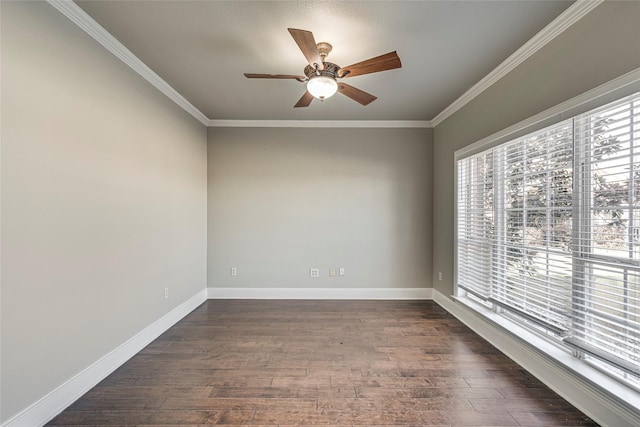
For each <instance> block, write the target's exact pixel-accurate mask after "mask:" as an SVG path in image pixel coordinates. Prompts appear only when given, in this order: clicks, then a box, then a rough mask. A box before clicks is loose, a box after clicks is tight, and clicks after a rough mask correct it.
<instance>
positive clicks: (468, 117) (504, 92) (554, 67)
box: [433, 1, 640, 295]
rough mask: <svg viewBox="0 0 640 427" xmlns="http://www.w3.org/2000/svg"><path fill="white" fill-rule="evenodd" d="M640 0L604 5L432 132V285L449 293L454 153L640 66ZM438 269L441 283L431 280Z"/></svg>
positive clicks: (452, 268)
mask: <svg viewBox="0 0 640 427" xmlns="http://www.w3.org/2000/svg"><path fill="white" fill-rule="evenodd" d="M639 25H640V2H637V1H631V2H620V1H607V2H604V3H603V4H601V5H600V6H598V7H597V8H596V9H594V10H593V11H592V12H590V13H589V14H588V15H587V16H585V17H584V18H583V19H581V20H580V21H579V22H577V23H576V24H574V25H573V26H572V27H570V28H569V29H568V30H567V31H565V32H564V33H563V34H561V35H560V36H559V37H557V38H556V39H554V40H553V41H551V42H550V43H549V44H548V45H546V46H545V47H544V48H543V49H541V50H540V51H538V52H537V53H536V54H534V55H533V56H532V57H531V58H529V59H528V60H526V61H525V62H523V63H522V64H521V65H520V66H518V67H517V68H516V69H515V70H513V71H512V72H511V73H509V74H508V75H506V76H505V77H503V78H502V79H501V80H499V81H498V82H497V83H496V84H494V85H493V86H491V87H490V88H489V89H487V90H486V91H485V92H483V93H482V94H481V95H480V96H478V97H477V98H476V99H474V100H473V101H472V102H471V103H469V104H467V105H466V106H465V107H464V108H462V109H461V110H460V111H458V112H457V113H456V114H454V115H453V116H451V117H449V118H448V119H447V120H445V121H444V122H443V123H441V124H440V125H438V126H436V128H435V130H434V138H435V147H434V188H435V190H434V199H433V203H434V223H433V229H434V235H433V248H434V257H433V272H434V287H435V288H436V289H437V290H438V291H440V292H441V293H443V294H444V295H450V294H452V293H453V274H454V239H455V236H454V170H455V169H454V152H455V151H456V150H458V149H460V148H462V147H465V146H467V145H469V144H471V143H473V142H476V141H478V140H480V139H482V138H484V137H486V136H489V135H491V134H493V133H495V132H498V131H500V130H502V129H505V128H507V127H509V126H511V125H513V124H515V123H518V122H520V121H522V120H525V119H527V118H529V117H531V116H533V115H535V114H537V113H539V112H541V111H544V110H546V109H548V108H550V107H553V106H555V105H558V104H560V103H562V102H563V101H566V100H568V99H571V98H573V97H575V96H577V95H580V94H582V93H584V92H586V91H588V90H590V89H593V88H595V87H597V86H599V85H601V84H603V83H606V82H607V81H610V80H613V79H614V78H616V77H619V76H621V75H623V74H625V73H627V72H629V71H632V70H634V69H636V68H638V67H640V26H639ZM438 272H442V273H443V280H442V281H436V280H435V278H436V277H437V274H438Z"/></svg>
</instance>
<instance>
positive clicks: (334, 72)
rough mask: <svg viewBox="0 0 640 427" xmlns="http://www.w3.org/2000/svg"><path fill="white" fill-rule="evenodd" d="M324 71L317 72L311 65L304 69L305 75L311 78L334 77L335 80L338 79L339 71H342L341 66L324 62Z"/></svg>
mask: <svg viewBox="0 0 640 427" xmlns="http://www.w3.org/2000/svg"><path fill="white" fill-rule="evenodd" d="M323 64H324V70H316V69H315V67H312V66H311V65H307V66H306V67H304V74H305V75H306V76H307V77H309V78H311V77H312V76H327V77H333V78H334V79H335V78H336V77H338V71H339V70H340V66H338V65H336V64H334V63H333V62H323Z"/></svg>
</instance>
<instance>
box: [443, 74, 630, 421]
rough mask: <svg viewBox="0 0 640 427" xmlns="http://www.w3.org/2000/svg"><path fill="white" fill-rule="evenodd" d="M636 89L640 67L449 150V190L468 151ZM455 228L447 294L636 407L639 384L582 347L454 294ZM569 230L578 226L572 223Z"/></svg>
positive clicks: (456, 290)
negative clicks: (596, 360) (596, 361)
mask: <svg viewBox="0 0 640 427" xmlns="http://www.w3.org/2000/svg"><path fill="white" fill-rule="evenodd" d="M638 91H640V68H638V69H635V70H633V71H631V72H629V73H627V74H625V75H623V76H621V77H619V78H616V79H614V80H612V81H610V82H607V83H605V84H603V85H601V86H598V87H596V88H594V89H592V90H590V91H588V92H585V93H583V94H581V95H579V96H577V97H575V98H572V99H570V100H568V101H565V102H563V103H561V104H559V105H556V106H554V107H552V108H549V109H547V110H545V111H543V112H541V113H539V114H536V115H535V116H533V117H530V118H528V119H526V120H523V121H521V122H518V123H516V124H514V125H512V126H509V127H508V128H506V129H504V130H502V131H499V132H496V133H494V134H493V135H490V136H488V137H486V138H483V139H481V140H479V141H477V142H475V143H473V144H470V145H468V146H466V147H464V148H462V149H459V150H457V151H456V152H455V153H454V171H453V179H454V190H455V192H456V194H457V191H458V186H459V182H458V161H459V160H460V159H463V158H466V157H470V156H473V155H475V154H478V153H480V152H483V151H485V150H487V149H490V148H492V147H495V146H498V145H500V144H503V143H506V142H509V141H511V140H513V139H517V138H519V137H521V136H525V135H527V134H530V133H533V132H536V131H538V130H541V129H543V128H546V127H548V126H552V125H554V124H556V123H559V122H561V121H564V120H567V119H569V118H573V117H575V116H578V115H580V114H583V113H585V112H587V111H590V110H593V109H596V108H599V107H601V106H604V105H606V104H608V103H610V102H613V101H616V100H618V99H621V98H624V97H626V96H628V95H631V94H633V93H636V92H638ZM574 131H575V129H574ZM583 205H584V204H583V203H581V202H579V203H576V205H574V209H582V206H583ZM453 209H454V218H457V217H458V198H457V197H454V206H453ZM579 216H582V215H579ZM587 217H588V216H587ZM458 232H459V230H458V221H457V220H455V219H454V236H455V238H454V272H453V277H454V289H453V291H454V296H452V298H453V299H454V301H459V302H462V303H463V305H464V306H465V307H468V308H469V309H471V310H472V311H473V312H474V313H475V314H476V315H480V316H481V317H483V318H484V319H485V320H486V321H487V322H488V323H489V324H492V325H494V326H498V327H499V328H500V329H502V330H504V331H506V332H507V333H508V334H509V335H512V336H513V337H514V338H515V339H521V338H520V337H522V335H520V334H521V332H522V331H523V330H529V334H533V335H534V336H537V338H536V339H535V340H533V341H527V342H526V345H528V346H530V347H531V348H532V350H534V351H536V352H539V353H541V354H543V355H544V356H545V357H548V358H550V359H551V360H553V361H554V362H555V363H559V364H560V365H561V366H564V367H565V368H566V369H567V370H569V371H570V372H573V373H574V374H577V375H578V377H580V378H582V379H584V380H586V381H587V382H588V383H590V384H592V385H594V386H595V387H597V388H598V389H600V390H602V391H603V392H604V393H605V394H607V395H610V396H611V397H612V398H613V399H615V401H617V402H620V403H621V404H623V405H624V406H626V407H629V408H635V410H636V411H637V410H638V409H639V408H640V401H639V399H638V390H639V389H638V387H637V386H635V385H632V384H630V383H625V382H622V381H621V380H619V379H618V378H617V377H616V376H615V375H612V374H610V373H606V371H604V370H603V369H602V368H600V367H599V366H597V365H594V364H593V363H591V362H589V361H588V360H584V357H582V356H583V353H582V352H581V349H579V348H575V347H574V346H571V344H572V343H571V342H566V343H565V345H566V346H567V347H570V348H571V347H573V354H571V351H567V349H566V348H565V349H561V347H560V346H561V345H562V344H561V343H559V342H554V340H551V339H548V338H546V337H543V334H542V333H538V332H536V331H535V330H534V329H533V328H527V327H526V326H524V325H520V324H515V323H513V322H512V321H511V320H509V319H508V318H506V317H503V316H501V315H500V314H498V313H496V310H500V308H499V307H497V306H496V305H495V304H494V305H493V309H491V308H489V307H487V306H486V305H482V304H480V303H479V302H475V301H473V300H471V299H469V298H465V297H459V296H456V295H458V294H459V290H463V291H465V292H468V291H466V290H465V289H464V288H463V287H462V286H459V285H458V281H459V277H458V269H457V266H458V249H459V248H458ZM573 232H574V233H576V232H578V230H577V227H576V229H574V230H573ZM514 325H515V326H514ZM569 341H570V340H569ZM592 357H593V356H592ZM603 377H606V378H607V380H606V381H603ZM605 384H606V385H605Z"/></svg>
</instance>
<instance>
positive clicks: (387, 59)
mask: <svg viewBox="0 0 640 427" xmlns="http://www.w3.org/2000/svg"><path fill="white" fill-rule="evenodd" d="M395 68H402V63H401V62H400V58H399V57H398V53H397V52H395V51H393V52H389V53H385V54H384V55H380V56H376V57H375V58H370V59H366V60H364V61H361V62H358V63H356V64H351V65H347V66H346V67H343V68H342V69H341V70H340V73H339V76H340V77H355V76H361V75H363V74H371V73H377V72H380V71H387V70H393V69H395Z"/></svg>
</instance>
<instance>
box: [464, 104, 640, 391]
mask: <svg viewBox="0 0 640 427" xmlns="http://www.w3.org/2000/svg"><path fill="white" fill-rule="evenodd" d="M457 174H458V177H457V178H458V181H457V183H458V184H457V204H458V206H457V227H458V228H457V230H458V242H457V286H458V291H459V292H458V293H459V295H467V296H469V297H472V298H474V299H476V300H478V301H480V302H481V303H483V304H485V305H486V306H487V307H491V308H492V309H493V310H494V311H496V312H499V313H504V315H505V316H508V317H509V318H510V319H513V321H514V322H518V323H520V324H523V325H527V326H529V327H535V328H536V329H538V330H542V331H543V332H544V333H545V334H546V335H547V336H549V337H551V338H550V339H552V340H554V341H555V342H557V343H558V344H560V345H561V346H564V347H565V348H566V349H567V351H569V350H571V351H573V352H574V354H575V355H576V356H578V357H582V358H585V359H594V360H597V361H598V362H599V363H600V364H604V366H605V367H606V368H607V369H609V370H610V371H611V372H612V373H614V372H623V373H624V374H623V376H625V377H626V378H627V380H629V381H631V382H635V383H637V384H640V368H639V366H640V94H635V95H633V96H630V97H627V98H624V99H622V100H619V101H617V102H615V103H612V104H609V105H606V106H604V107H601V108H599V109H597V110H593V111H590V112H588V113H585V114H582V115H580V116H577V117H574V118H572V119H570V120H566V121H563V122H561V123H558V124H555V125H553V126H550V127H547V128H545V129H542V130H540V131H537V132H535V133H533V134H530V135H527V136H524V137H521V138H518V139H515V140H512V141H509V142H507V143H504V144H501V145H499V146H496V147H493V148H491V149H489V150H486V151H483V152H481V153H478V154H475V155H473V156H470V157H466V158H462V159H460V160H458V162H457Z"/></svg>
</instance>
